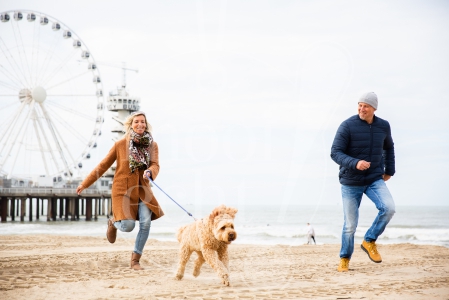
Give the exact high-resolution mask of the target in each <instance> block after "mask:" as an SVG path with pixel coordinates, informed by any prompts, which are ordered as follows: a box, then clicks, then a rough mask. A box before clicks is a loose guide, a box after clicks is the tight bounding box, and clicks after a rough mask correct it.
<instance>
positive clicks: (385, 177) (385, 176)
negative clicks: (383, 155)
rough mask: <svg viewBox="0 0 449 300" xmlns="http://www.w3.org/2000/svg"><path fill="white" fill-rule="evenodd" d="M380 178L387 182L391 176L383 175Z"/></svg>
mask: <svg viewBox="0 0 449 300" xmlns="http://www.w3.org/2000/svg"><path fill="white" fill-rule="evenodd" d="M382 178H383V179H384V181H387V180H388V179H390V178H391V175H388V174H384V175H382Z"/></svg>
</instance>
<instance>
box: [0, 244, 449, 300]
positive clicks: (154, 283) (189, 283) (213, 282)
mask: <svg viewBox="0 0 449 300" xmlns="http://www.w3.org/2000/svg"><path fill="white" fill-rule="evenodd" d="M133 242H134V241H133V239H123V238H118V239H117V241H116V243H115V244H109V243H108V242H107V240H106V238H99V237H73V236H54V235H37V236H36V235H34V236H24V235H16V236H10V235H3V236H0V298H1V299H449V249H448V248H445V247H440V246H421V245H412V244H397V245H382V244H380V245H379V246H378V248H379V251H380V253H381V254H382V257H383V262H382V263H381V264H375V263H372V262H371V261H370V260H369V259H368V258H367V256H366V254H365V253H364V252H363V251H362V250H361V249H360V248H359V246H358V245H357V247H356V249H355V252H354V256H353V257H352V260H351V264H350V271H349V272H347V273H338V272H337V271H336V268H337V264H338V261H339V258H338V252H339V245H318V246H315V245H302V246H281V245H275V246H257V245H240V244H237V245H231V246H230V271H231V286H230V287H224V286H222V285H221V283H220V280H219V278H218V276H217V275H216V274H215V272H214V271H213V270H212V269H211V268H210V267H209V266H208V265H206V264H205V265H204V266H203V268H202V273H201V274H200V276H198V277H196V278H195V277H193V276H192V275H191V272H192V267H193V263H192V261H193V259H196V254H193V255H192V258H191V261H190V262H189V264H188V265H187V268H186V275H185V277H184V279H183V280H181V281H178V280H176V279H174V274H175V271H176V267H177V261H178V257H177V252H178V244H177V243H175V242H161V241H157V240H151V239H150V240H148V242H147V245H146V247H145V252H144V255H143V256H142V260H141V264H142V266H143V267H146V269H145V270H143V271H133V270H130V269H129V259H130V254H131V249H132V247H133Z"/></svg>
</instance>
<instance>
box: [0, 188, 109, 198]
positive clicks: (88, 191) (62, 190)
mask: <svg viewBox="0 0 449 300" xmlns="http://www.w3.org/2000/svg"><path fill="white" fill-rule="evenodd" d="M15 193H17V194H31V195H32V194H65V195H68V194H73V195H74V196H76V189H74V188H30V187H12V188H3V187H0V195H2V194H15ZM110 193H111V191H110V189H104V190H103V189H85V190H83V194H82V196H87V195H98V194H110Z"/></svg>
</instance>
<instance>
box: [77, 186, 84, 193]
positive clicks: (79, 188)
mask: <svg viewBox="0 0 449 300" xmlns="http://www.w3.org/2000/svg"><path fill="white" fill-rule="evenodd" d="M83 190H84V186H83V185H82V184H80V185H79V186H78V187H77V188H76V193H77V194H78V195H79V194H81V192H82V191H83Z"/></svg>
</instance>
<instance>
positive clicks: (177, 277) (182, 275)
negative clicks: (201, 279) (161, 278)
mask: <svg viewBox="0 0 449 300" xmlns="http://www.w3.org/2000/svg"><path fill="white" fill-rule="evenodd" d="M183 277H184V274H176V276H175V279H177V280H181V279H182V278H183Z"/></svg>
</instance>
